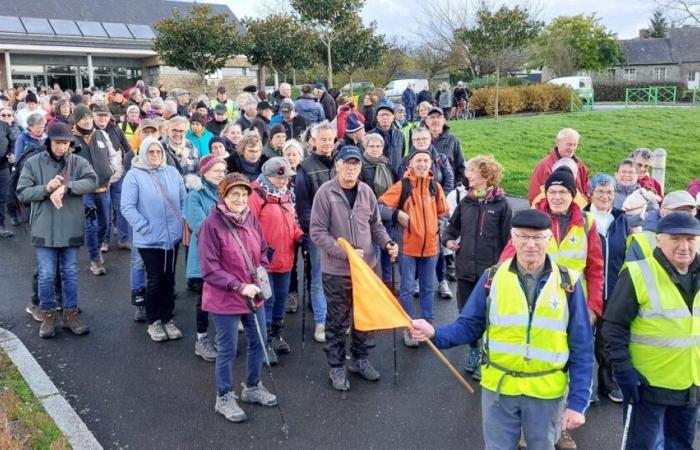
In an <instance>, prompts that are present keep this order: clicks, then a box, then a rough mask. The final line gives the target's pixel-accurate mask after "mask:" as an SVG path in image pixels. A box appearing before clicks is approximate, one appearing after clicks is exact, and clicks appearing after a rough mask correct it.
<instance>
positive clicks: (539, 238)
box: [513, 232, 549, 244]
mask: <svg viewBox="0 0 700 450" xmlns="http://www.w3.org/2000/svg"><path fill="white" fill-rule="evenodd" d="M513 236H515V237H517V238H518V239H521V240H523V241H525V242H526V243H527V242H530V241H532V242H534V243H535V244H542V243H543V242H545V241H546V240H548V239H549V235H548V234H545V235H542V234H536V235H534V236H528V235H525V234H519V233H515V232H514V233H513Z"/></svg>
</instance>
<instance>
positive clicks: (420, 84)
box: [384, 78, 429, 103]
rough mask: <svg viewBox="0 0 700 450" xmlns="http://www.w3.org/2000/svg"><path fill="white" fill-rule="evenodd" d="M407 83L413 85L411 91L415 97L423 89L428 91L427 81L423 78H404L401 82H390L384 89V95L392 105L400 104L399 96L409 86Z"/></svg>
mask: <svg viewBox="0 0 700 450" xmlns="http://www.w3.org/2000/svg"><path fill="white" fill-rule="evenodd" d="M409 83H413V85H414V87H413V91H414V92H415V93H416V95H418V93H419V92H420V91H422V90H423V88H426V89H429V87H428V80H426V79H425V78H423V79H420V78H405V79H403V80H393V81H390V82H389V84H387V85H386V87H385V88H384V92H385V93H386V96H387V97H388V98H389V100H391V101H392V102H394V103H397V102H398V103H400V102H401V95H402V94H403V91H405V90H406V87H407V86H408V85H409Z"/></svg>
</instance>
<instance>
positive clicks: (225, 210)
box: [199, 173, 277, 422]
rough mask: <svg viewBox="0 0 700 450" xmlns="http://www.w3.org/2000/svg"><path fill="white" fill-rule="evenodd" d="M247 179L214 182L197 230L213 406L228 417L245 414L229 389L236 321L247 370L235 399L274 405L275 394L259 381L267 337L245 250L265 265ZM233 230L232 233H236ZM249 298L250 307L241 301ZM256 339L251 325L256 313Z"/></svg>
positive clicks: (252, 259)
mask: <svg viewBox="0 0 700 450" xmlns="http://www.w3.org/2000/svg"><path fill="white" fill-rule="evenodd" d="M251 192H252V189H251V186H250V182H249V181H248V179H247V178H246V177H245V176H244V175H241V174H240V173H231V174H229V175H227V176H226V177H225V178H224V179H223V181H221V183H220V184H219V198H220V199H221V200H220V201H219V202H218V203H217V204H216V206H215V207H214V208H213V209H212V210H211V213H210V214H209V217H207V219H206V220H205V221H204V223H203V224H202V226H201V228H200V230H199V259H200V265H201V273H202V279H203V280H204V286H203V290H202V309H203V310H205V311H208V312H209V313H211V317H212V319H213V320H214V324H215V326H216V345H217V355H216V389H217V397H216V406H215V408H214V409H215V411H216V412H217V413H219V414H221V415H223V416H224V417H226V418H227V419H228V420H230V421H231V422H243V421H245V420H246V419H247V418H248V417H247V416H246V414H245V412H244V411H243V410H242V409H241V408H240V407H239V406H238V404H237V403H236V398H235V393H234V391H233V373H232V370H233V363H234V360H235V358H236V349H237V347H238V323H239V321H241V322H242V323H243V326H244V328H245V333H246V340H247V342H248V346H247V353H246V362H247V369H248V376H247V379H246V382H245V383H242V386H243V389H242V390H241V395H240V399H241V400H242V401H243V402H245V403H258V404H261V405H264V406H275V405H276V404H277V398H276V397H275V396H274V395H272V394H271V393H270V392H268V391H267V389H265V387H264V386H263V385H262V382H261V381H260V373H261V370H262V363H263V347H262V343H261V340H262V341H263V342H265V341H266V340H267V336H266V335H267V329H266V326H265V308H264V307H263V303H264V300H263V299H262V298H261V296H260V293H261V291H260V288H259V287H258V286H256V285H255V283H254V281H253V276H252V273H251V270H249V268H248V267H249V266H248V263H247V262H246V256H244V252H245V253H247V257H248V258H249V259H250V264H251V265H252V266H253V267H258V266H261V265H262V266H263V267H267V265H268V258H267V249H268V248H267V243H266V242H265V239H264V238H263V233H262V228H261V227H260V223H259V222H258V220H257V219H256V218H255V216H254V215H253V214H251V213H250V210H249V209H248V196H249V195H250V193H251ZM236 235H237V236H238V239H239V240H240V244H239V240H237V239H236ZM250 297H252V298H254V299H255V300H254V302H255V305H256V309H257V310H256V312H252V311H251V310H250V308H249V307H248V304H247V299H248V298H250ZM253 314H255V315H256V316H257V322H258V323H259V324H260V331H261V333H262V339H261V338H260V336H258V332H257V330H256V324H255V321H256V318H255V317H253Z"/></svg>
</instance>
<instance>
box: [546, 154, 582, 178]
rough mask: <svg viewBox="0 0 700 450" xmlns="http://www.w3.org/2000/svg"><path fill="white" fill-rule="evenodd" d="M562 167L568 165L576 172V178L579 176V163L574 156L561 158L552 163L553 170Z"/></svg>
mask: <svg viewBox="0 0 700 450" xmlns="http://www.w3.org/2000/svg"><path fill="white" fill-rule="evenodd" d="M560 167H568V168H569V169H570V170H571V173H573V174H574V180H575V179H576V178H578V164H576V161H575V160H574V159H573V158H559V159H557V160H556V161H555V162H554V164H552V172H554V171H555V170H557V169H558V168H560Z"/></svg>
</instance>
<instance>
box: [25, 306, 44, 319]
mask: <svg viewBox="0 0 700 450" xmlns="http://www.w3.org/2000/svg"><path fill="white" fill-rule="evenodd" d="M24 310H25V311H27V313H28V314H30V315H31V316H32V319H34V320H36V321H37V322H42V321H43V320H44V311H42V310H41V308H39V305H35V304H34V303H30V304H28V305H27V307H26V308H24Z"/></svg>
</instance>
